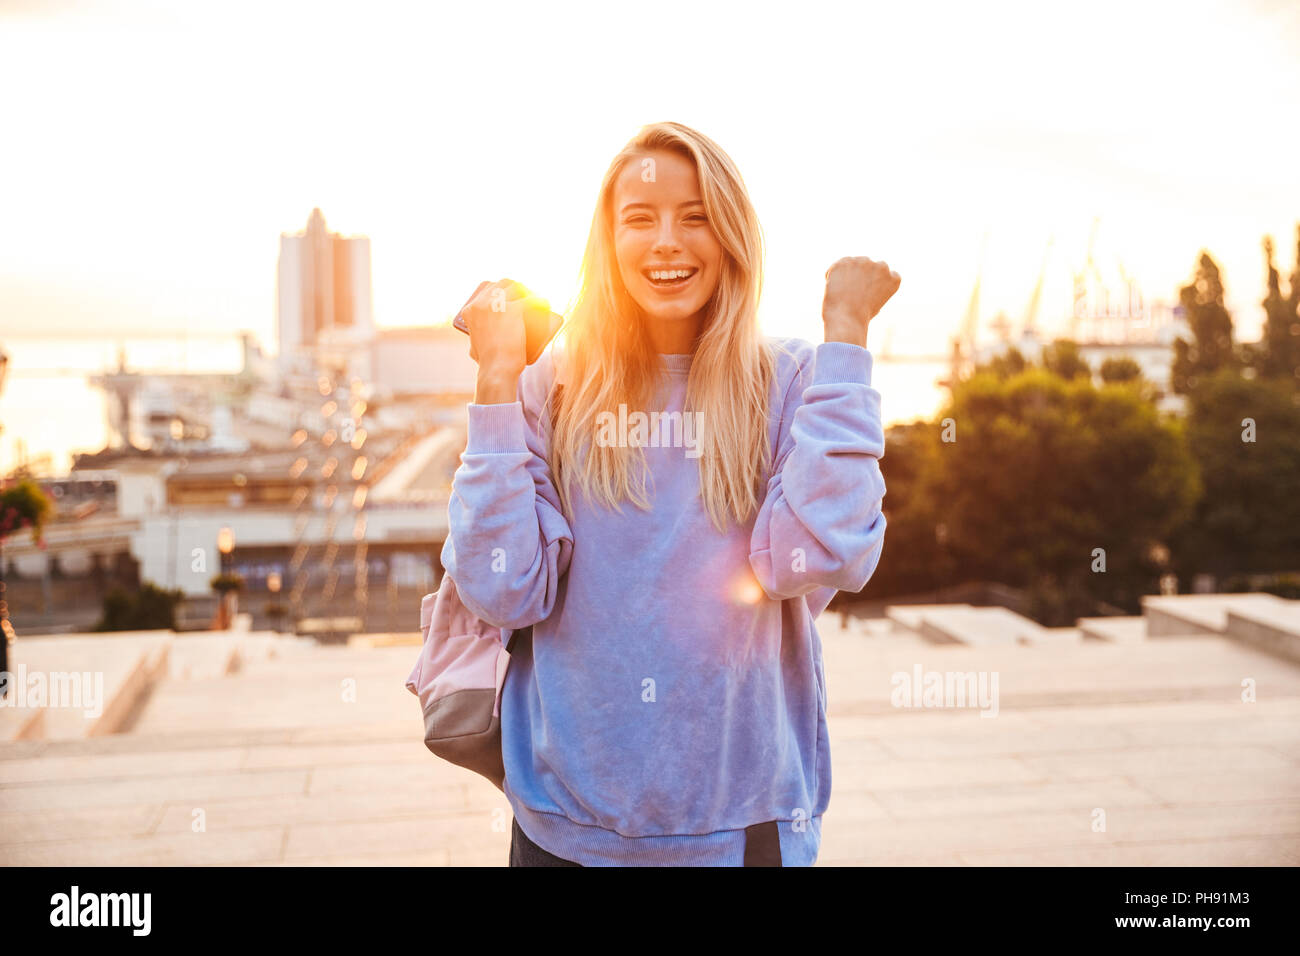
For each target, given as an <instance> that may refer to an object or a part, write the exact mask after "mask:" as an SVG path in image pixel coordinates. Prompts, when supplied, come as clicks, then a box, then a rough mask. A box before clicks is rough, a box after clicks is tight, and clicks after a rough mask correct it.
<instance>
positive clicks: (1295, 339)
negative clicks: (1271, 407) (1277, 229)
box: [1253, 227, 1300, 387]
mask: <svg viewBox="0 0 1300 956" xmlns="http://www.w3.org/2000/svg"><path fill="white" fill-rule="evenodd" d="M1264 260H1265V264H1266V265H1267V267H1268V294H1267V295H1266V296H1265V298H1264V301H1263V302H1262V303H1261V304H1262V305H1263V306H1264V313H1265V315H1266V319H1265V321H1264V334H1263V336H1262V337H1261V339H1262V340H1261V342H1260V350H1259V352H1258V353H1256V354H1255V355H1254V362H1253V364H1254V367H1255V369H1256V371H1257V372H1258V373H1259V374H1260V375H1262V376H1264V377H1265V378H1284V379H1287V380H1288V381H1290V382H1291V383H1292V384H1293V385H1294V386H1297V387H1300V227H1298V228H1297V229H1296V263H1295V269H1294V270H1293V271H1292V273H1291V287H1290V291H1289V292H1288V294H1286V295H1283V294H1282V283H1281V278H1280V277H1279V275H1278V271H1277V266H1275V265H1274V264H1273V240H1272V238H1271V237H1265V239H1264Z"/></svg>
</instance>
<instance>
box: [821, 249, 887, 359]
mask: <svg viewBox="0 0 1300 956" xmlns="http://www.w3.org/2000/svg"><path fill="white" fill-rule="evenodd" d="M902 281H903V280H902V279H901V278H899V275H898V273H897V272H892V271H890V268H889V266H887V265H886V264H885V263H883V262H876V261H874V260H872V259H868V258H867V257H866V256H848V257H846V258H844V259H839V260H837V261H836V262H835V263H834V264H833V265H832V266H831V267H830V268H829V269H827V270H826V295H825V297H824V298H823V299H822V322H823V323H824V324H825V326H826V341H827V342H848V343H850V344H852V345H860V346H862V347H863V348H866V346H867V324H868V323H869V322H870V321H871V320H872V319H873V318H875V317H876V313H877V312H879V311H880V310H881V308H882V307H883V306H884V304H885V303H886V302H888V301H889V298H890V296H892V295H893V294H894V293H895V292H897V291H898V287H899V285H900V284H901V283H902Z"/></svg>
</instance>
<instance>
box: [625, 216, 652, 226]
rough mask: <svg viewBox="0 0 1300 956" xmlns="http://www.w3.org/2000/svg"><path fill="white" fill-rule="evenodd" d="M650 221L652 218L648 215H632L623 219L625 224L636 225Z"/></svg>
mask: <svg viewBox="0 0 1300 956" xmlns="http://www.w3.org/2000/svg"><path fill="white" fill-rule="evenodd" d="M649 221H650V219H649V217H647V216H631V217H629V218H627V219H624V220H623V225H625V226H635V225H639V224H640V223H643V222H649Z"/></svg>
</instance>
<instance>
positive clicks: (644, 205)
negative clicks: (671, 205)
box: [619, 199, 704, 212]
mask: <svg viewBox="0 0 1300 956" xmlns="http://www.w3.org/2000/svg"><path fill="white" fill-rule="evenodd" d="M703 205H704V200H703V199H688V200H687V201H686V202H684V203H681V204H680V205H678V207H677V208H678V209H685V208H686V207H687V206H703ZM653 208H654V206H651V205H650V204H649V203H648V202H630V203H628V204H626V205H625V206H624V207H623V208H622V209H621V210H619V211H620V212H627V211H628V210H629V209H653Z"/></svg>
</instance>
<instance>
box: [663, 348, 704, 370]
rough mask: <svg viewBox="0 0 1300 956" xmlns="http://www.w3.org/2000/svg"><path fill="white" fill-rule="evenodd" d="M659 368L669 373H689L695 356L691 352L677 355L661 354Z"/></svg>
mask: <svg viewBox="0 0 1300 956" xmlns="http://www.w3.org/2000/svg"><path fill="white" fill-rule="evenodd" d="M657 354H658V356H659V367H660V368H661V369H663V370H665V371H667V372H689V371H690V370H691V363H692V362H693V361H694V360H695V356H694V355H693V354H691V353H689V352H685V353H681V354H675V353H670V352H659V353H657Z"/></svg>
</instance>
